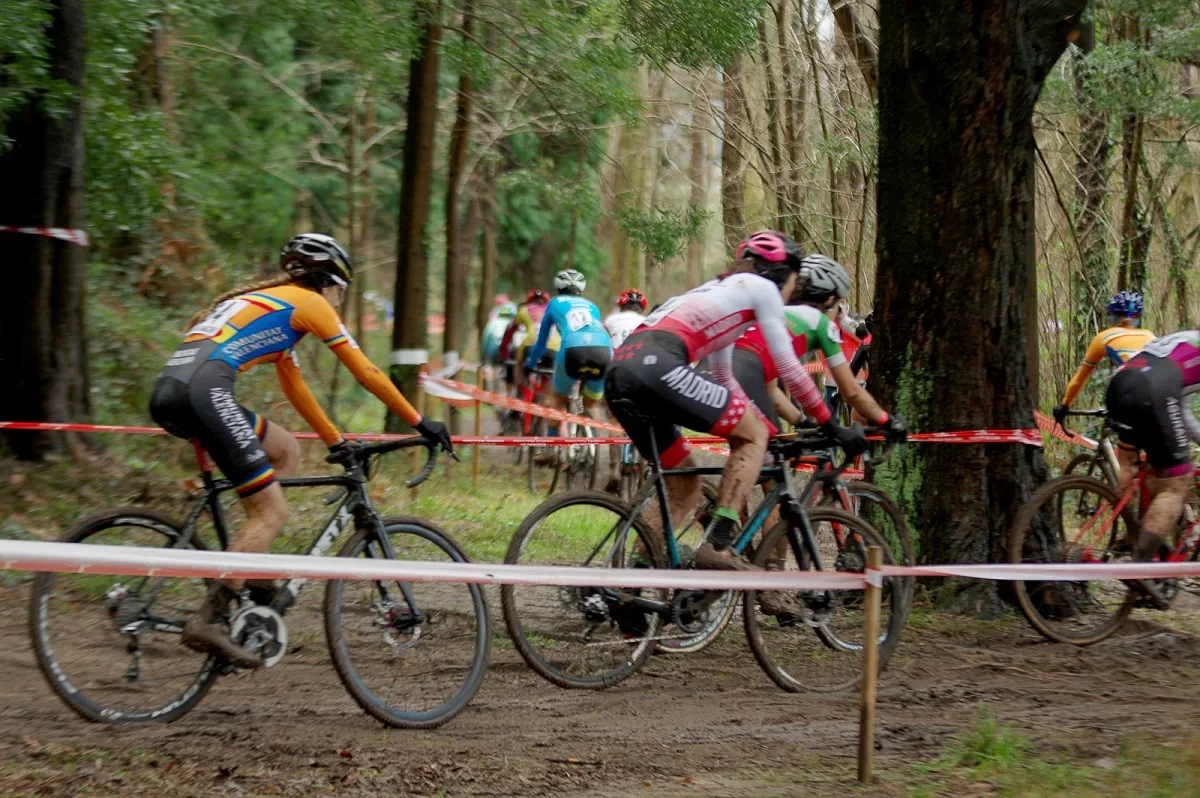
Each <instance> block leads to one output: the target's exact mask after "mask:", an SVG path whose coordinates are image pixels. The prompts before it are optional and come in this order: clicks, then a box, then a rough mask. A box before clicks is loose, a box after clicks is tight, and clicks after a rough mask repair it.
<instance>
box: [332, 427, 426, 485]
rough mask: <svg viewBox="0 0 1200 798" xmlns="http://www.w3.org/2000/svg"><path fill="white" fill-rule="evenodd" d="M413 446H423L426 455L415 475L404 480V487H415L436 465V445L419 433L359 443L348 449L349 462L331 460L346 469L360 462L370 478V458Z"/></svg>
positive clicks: (364, 473) (364, 472)
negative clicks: (350, 453)
mask: <svg viewBox="0 0 1200 798" xmlns="http://www.w3.org/2000/svg"><path fill="white" fill-rule="evenodd" d="M414 446H424V447H425V450H426V452H427V453H428V455H429V456H428V457H426V458H425V464H424V465H423V466H421V470H420V471H418V472H417V473H416V475H415V476H412V477H409V478H408V479H407V480H405V482H404V484H405V486H406V487H409V488H415V487H416V486H417V485H420V484H421V483H422V482H424V481H425V480H427V479H429V476H430V475H431V474H432V473H433V469H434V466H436V465H437V456H438V445H437V443H435V442H434V441H431V440H429V439H427V438H423V437H421V436H420V435H414V436H412V437H411V438H401V439H400V440H394V441H379V442H377V443H359V444H357V445H356V446H355V447H354V448H352V449H350V450H348V451H350V452H352V453H353V459H352V460H351V462H349V463H347V462H343V461H340V460H335V461H333V462H341V464H342V466H343V467H345V468H346V470H347V471H348V470H350V469H351V468H353V466H354V465H355V464H356V463H362V467H363V475H364V476H365V477H367V478H368V479H370V477H371V458H372V457H377V456H379V455H381V454H387V453H388V452H394V451H396V450H397V449H411V448H412V447H414Z"/></svg>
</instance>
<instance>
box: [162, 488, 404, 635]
mask: <svg viewBox="0 0 1200 798" xmlns="http://www.w3.org/2000/svg"><path fill="white" fill-rule="evenodd" d="M201 479H202V480H203V483H204V496H202V497H200V498H198V499H197V501H196V503H195V505H194V506H193V507H192V510H191V512H190V513H189V514H188V517H187V520H186V521H185V522H184V535H183V537H182V538H180V539H179V541H177V542H178V543H182V544H185V545H186V544H187V543H188V542H190V541H191V539H192V536H193V535H194V534H195V533H196V521H197V520H198V519H199V518H200V514H201V513H202V512H204V510H205V509H207V510H208V511H209V513H210V514H211V516H212V519H213V527H214V528H215V529H216V532H217V539H218V541H219V542H220V545H221V550H222V551H224V550H226V549H228V548H229V533H228V531H227V528H226V524H225V510H224V508H223V507H221V502H220V499H219V498H218V497H219V496H220V495H221V494H222V493H227V492H229V491H231V490H233V489H234V485H233V483H232V482H230V481H229V480H227V479H213V476H212V472H211V471H202V472H201ZM278 482H279V484H280V486H282V487H284V488H322V487H337V488H341V489H343V490H344V491H345V494H344V495H343V496H341V497H335V498H334V499H333V500H332V501H330V502H327V503H328V504H332V503H334V502H336V501H339V499H340V503H339V504H338V506H337V508H336V509H335V510H334V511H333V515H331V516H330V517H329V520H328V521H327V522H326V523H325V525H324V526H323V527H322V528H321V533H320V534H319V535H317V537H316V538H314V539H313V542H312V543H311V544H310V545H309V547H308V550H307V551H306V552H305V554H306V555H308V556H313V557H322V556H324V555H325V553H326V552H328V551H329V549H330V547H332V546H333V543H334V541H335V540H337V538H338V535H340V534H341V533H342V532H343V531H345V528H346V525H347V524H348V523H349V522H350V520H351V519H353V520H354V522H355V525H356V526H358V527H360V528H371V527H373V528H374V530H375V542H377V543H378V544H379V547H380V549H382V555H383V559H385V560H394V559H396V551H395V549H394V548H392V541H391V539H390V538H389V537H388V536H387V533H386V531H385V530H384V528H383V522H382V521H381V520H380V518H379V514H378V513H377V512H376V511H375V507H374V505H373V504H372V503H371V497H370V496H369V495H368V494H367V490H366V484H367V479H366V476H365V474H364V473H363V466H361V465H356V466H354V467H353V468H351V469H350V470H349V471H347V472H346V473H345V474H337V475H334V474H331V475H329V476H324V477H282V478H280V479H279V480H278ZM366 554H367V556H368V557H371V558H374V556H375V555H374V554H372V552H371V547H370V545H369V544H368V546H367V550H366ZM307 582H308V579H306V578H303V577H296V578H294V579H289V580H288V581H287V582H286V583H285V584H284V589H283V590H281V591H279V592H278V593H277V594H276V598H275V600H274V601H273V602H272V608H273V609H275V610H277V611H279V612H280V613H282V612H283V611H284V610H286V609H287V607H289V606H291V604H292V603H293V602H294V601H295V600H296V597H297V596H299V595H300V590H301V588H303V587H304V585H305V584H306V583H307ZM375 584H376V587H377V588H378V590H379V595H380V598H381V599H383V600H384V601H388V600H390V599H389V597H388V592H387V588H386V587H385V586H384V583H383V582H381V581H377V582H376V583H375ZM397 585H398V586H399V588H400V592H401V593H402V594H403V596H404V599H405V601H407V602H408V606H409V608H410V609H411V610H412V620H413V621H414V622H415V621H419V620H421V612H420V610H419V609H418V607H417V604H416V601H415V600H414V599H413V595H412V590H411V589H410V588H409V586H408V584H407V583H405V582H399V581H398V582H397Z"/></svg>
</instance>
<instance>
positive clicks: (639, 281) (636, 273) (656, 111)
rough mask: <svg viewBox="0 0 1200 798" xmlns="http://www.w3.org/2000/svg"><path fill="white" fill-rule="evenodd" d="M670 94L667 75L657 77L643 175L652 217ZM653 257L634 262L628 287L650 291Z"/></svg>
mask: <svg viewBox="0 0 1200 798" xmlns="http://www.w3.org/2000/svg"><path fill="white" fill-rule="evenodd" d="M666 91H667V73H665V72H664V73H663V74H662V75H659V76H658V84H657V85H656V86H655V88H654V98H653V99H652V100H651V101H650V109H651V112H650V117H651V118H650V120H649V124H648V128H647V130H646V153H645V158H646V162H645V171H643V173H642V180H643V181H644V182H643V183H642V196H643V197H644V198H645V202H646V213H647V214H649V215H651V216H653V215H654V212H655V208H657V207H658V205H659V202H660V200H659V197H660V196H661V193H660V191H659V189H660V185H659V184H660V183H661V182H662V181H661V180H659V175H658V173H659V168H658V167H659V161H661V160H662V154H661V153H660V152H659V147H660V146H661V144H662V142H661V139H662V135H661V131H662V121H661V120H662V119H663V117H664V114H663V110H664V108H665V103H664V102H663V98H664V97H665V95H666ZM655 265H656V264H655V262H654V256H653V254H651V252H650V249H649V248H647V249H646V251H645V252H643V253H642V258H641V260H639V261H635V262H634V270H633V274H632V275H630V285H628V286H625V288H638V289H640V290H642V291H645V290H646V289H647V286H648V283H647V280H648V279H649V278H650V275H651V274H653V269H654V267H655Z"/></svg>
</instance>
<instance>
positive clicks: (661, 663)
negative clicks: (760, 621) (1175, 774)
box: [0, 585, 1200, 798]
mask: <svg viewBox="0 0 1200 798" xmlns="http://www.w3.org/2000/svg"><path fill="white" fill-rule="evenodd" d="M26 596H27V588H26V587H25V586H24V585H16V586H10V587H8V588H4V589H3V590H0V600H2V601H3V604H0V606H2V607H3V609H2V610H0V674H2V675H3V678H0V794H3V795H23V794H31V795H67V794H92V795H155V796H166V797H167V798H174V797H175V796H199V795H309V794H320V793H329V792H334V793H337V794H340V795H355V796H357V795H396V794H432V795H580V796H582V795H638V794H654V795H656V796H674V795H797V794H805V795H814V794H815V795H824V794H828V795H837V794H845V793H846V792H847V791H848V790H851V789H853V790H855V791H858V792H859V794H887V795H898V794H904V793H905V792H906V791H907V787H906V784H907V779H908V778H909V775H910V774H911V772H912V766H913V765H914V764H915V763H919V762H928V761H931V760H933V759H934V758H936V757H937V756H938V755H939V754H940V753H941V752H942V751H943V750H944V749H945V747H946V746H947V745H948V744H949V743H951V742H952V741H953V740H954V739H955V738H957V737H958V736H959V735H961V734H962V733H963V732H964V731H965V730H967V729H969V728H970V727H971V725H972V723H973V722H974V721H975V720H976V718H977V716H978V713H979V707H980V705H981V704H986V705H987V707H988V708H990V709H991V710H992V711H993V712H994V713H995V715H996V716H997V717H998V718H999V719H1000V720H1002V721H1005V722H1009V723H1011V724H1013V726H1014V727H1016V728H1018V729H1020V730H1022V731H1023V732H1025V733H1028V734H1030V735H1031V736H1032V737H1033V739H1034V740H1035V742H1036V744H1037V746H1038V747H1039V750H1040V751H1042V752H1058V753H1060V754H1066V755H1069V756H1071V757H1073V758H1078V757H1083V758H1084V759H1087V760H1090V759H1092V758H1096V759H1099V758H1102V757H1105V756H1107V755H1110V754H1112V753H1114V752H1115V751H1116V748H1117V745H1118V740H1119V737H1120V736H1121V735H1124V734H1128V733H1131V732H1138V731H1142V732H1146V733H1148V734H1152V735H1154V736H1156V737H1161V736H1164V735H1173V734H1176V733H1179V732H1187V731H1190V729H1191V727H1192V725H1193V724H1194V720H1195V716H1196V713H1195V709H1194V707H1195V703H1194V701H1195V699H1196V698H1197V696H1198V694H1200V682H1197V680H1196V678H1195V676H1196V675H1197V671H1196V669H1195V668H1194V665H1193V663H1195V662H1196V661H1197V658H1196V654H1197V653H1198V649H1200V641H1197V639H1196V638H1195V637H1193V636H1192V635H1191V634H1189V633H1187V632H1185V631H1183V630H1182V628H1183V627H1185V626H1188V625H1189V624H1187V623H1176V624H1174V627H1172V626H1168V625H1164V623H1170V622H1171V621H1172V619H1173V617H1167V618H1165V619H1164V618H1161V617H1160V618H1158V619H1154V620H1148V619H1147V618H1149V617H1150V616H1147V618H1144V619H1140V620H1139V619H1136V618H1135V620H1134V621H1131V623H1130V624H1129V625H1128V626H1127V628H1126V629H1125V630H1124V631H1123V632H1122V633H1121V634H1120V635H1119V636H1118V637H1116V638H1114V639H1112V640H1109V641H1106V642H1104V643H1101V644H1099V645H1096V646H1094V647H1092V648H1089V649H1075V648H1070V647H1067V646H1061V645H1052V644H1049V643H1046V642H1044V641H1042V640H1041V639H1040V638H1039V637H1038V636H1037V635H1036V634H1035V633H1034V632H1032V631H1031V630H1029V628H1028V627H1027V626H1026V625H1025V624H1024V622H1023V620H1022V619H1021V618H1019V617H1011V618H1008V619H1006V620H1003V621H999V622H983V621H970V620H963V619H959V618H951V617H944V616H937V615H933V614H931V613H927V612H926V613H918V614H917V615H916V616H915V617H914V618H913V620H912V622H911V624H910V626H909V628H908V629H907V630H906V631H905V634H904V636H903V638H902V639H901V643H900V647H899V649H898V651H897V653H896V655H895V656H894V658H893V661H892V664H891V667H890V668H889V670H888V671H887V673H886V674H885V677H884V679H883V682H882V684H881V689H880V694H879V709H878V727H877V728H878V730H877V739H878V752H877V772H878V774H879V781H878V782H877V784H875V785H874V786H872V787H870V788H858V787H857V786H856V785H855V782H854V780H853V779H854V768H855V754H856V749H857V734H858V704H857V697H856V696H855V695H840V696H828V695H813V694H799V695H797V694H788V693H784V692H781V691H780V690H779V689H777V688H776V687H775V686H774V685H773V684H772V683H771V682H770V681H769V680H768V679H767V678H766V677H765V676H764V675H763V673H762V672H761V671H760V670H759V669H758V667H757V665H756V663H755V661H754V659H753V657H752V656H751V655H750V653H749V651H748V650H747V648H746V646H745V640H744V638H743V635H742V632H741V629H740V626H739V625H738V624H737V623H736V622H735V624H734V625H732V626H731V627H730V628H729V629H728V630H727V631H726V633H725V636H724V637H723V638H722V639H721V640H720V641H719V642H718V644H717V645H715V646H714V647H713V648H710V649H709V650H708V651H706V652H703V653H700V654H695V655H691V656H684V657H663V656H658V657H654V658H652V660H651V661H650V662H649V663H648V665H647V667H646V668H645V670H644V671H643V672H641V673H639V674H637V675H635V676H634V677H632V678H631V679H629V680H627V681H626V682H624V683H623V684H621V685H620V686H618V687H616V688H614V689H611V690H608V691H603V692H586V691H567V690H561V689H558V688H556V687H554V686H552V685H550V684H549V683H547V682H545V681H543V680H541V679H540V678H539V677H538V676H536V675H535V674H533V673H532V672H531V671H529V670H528V669H527V668H526V667H525V665H524V663H523V662H522V661H521V659H520V658H519V656H518V655H517V654H516V652H515V651H514V649H513V648H512V646H511V644H509V643H508V641H507V639H506V638H505V637H504V633H503V623H502V622H501V621H500V619H499V617H498V607H499V602H498V598H497V597H496V596H495V595H492V596H490V597H489V598H490V600H491V609H492V611H493V614H494V615H496V616H497V617H495V618H494V644H493V649H492V658H491V666H490V669H489V672H488V675H487V678H486V679H485V681H484V684H483V687H482V688H481V690H480V692H479V694H478V696H477V697H476V699H475V701H474V702H473V704H472V705H471V706H470V707H469V708H467V709H466V710H465V711H464V712H463V713H462V714H461V715H459V716H458V718H456V719H455V720H454V721H452V722H451V723H450V724H449V725H447V726H445V727H443V728H441V729H437V730H434V731H427V732H413V731H393V730H387V729H384V728H383V727H381V726H380V725H379V724H378V723H376V722H374V721H372V720H371V719H370V718H368V717H367V716H365V715H364V714H363V713H362V712H361V711H360V710H359V709H358V707H357V705H355V704H354V703H353V702H352V701H351V700H350V699H349V698H348V697H347V695H346V694H345V692H344V691H343V689H342V687H341V684H340V683H339V682H338V679H337V677H336V676H335V674H334V671H333V669H332V668H331V667H330V664H329V659H328V655H327V653H326V651H325V648H324V642H323V639H322V637H321V634H320V626H319V621H318V616H317V612H316V609H317V608H319V597H318V596H316V595H305V596H304V597H302V603H304V604H307V605H309V607H310V608H311V611H308V612H306V611H304V609H303V608H298V609H300V610H301V611H300V612H297V613H296V614H295V615H293V616H289V618H290V619H294V620H293V621H292V636H293V637H292V639H293V641H294V642H297V646H296V647H295V648H294V650H293V651H292V652H291V653H289V655H288V657H287V658H286V659H285V660H284V662H283V663H282V664H281V665H280V666H279V667H276V668H273V669H271V670H268V671H264V672H260V673H257V674H247V675H241V676H235V677H227V678H225V679H223V680H221V681H219V682H218V683H217V685H216V686H215V687H214V688H213V690H212V692H211V693H210V694H209V695H208V697H207V698H206V699H205V700H204V701H203V702H202V703H201V704H200V705H199V707H198V708H197V709H196V710H194V711H193V712H192V713H191V714H190V715H188V716H187V717H185V718H183V719H182V720H180V721H178V722H176V723H174V724H172V725H168V726H139V727H132V728H130V727H121V728H112V727H106V726H99V725H93V724H89V723H85V722H84V721H82V720H80V719H78V718H77V717H76V716H75V715H73V714H72V713H71V712H70V711H68V710H67V709H66V708H65V707H64V706H63V704H61V703H60V702H59V701H58V700H57V698H56V697H55V696H54V695H53V694H52V693H51V692H50V690H49V688H48V687H47V686H46V684H45V682H44V681H43V679H42V676H41V674H40V673H39V671H38V670H37V668H36V667H35V665H34V663H33V658H32V655H31V653H30V649H29V643H28V635H27V633H26V630H25V614H26V606H25V603H26V600H27V598H26ZM1192 612H1193V613H1194V612H1195V610H1192ZM1179 617H1181V618H1182V617H1183V616H1182V615H1180V616H1179Z"/></svg>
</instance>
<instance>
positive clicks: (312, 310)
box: [150, 233, 451, 668]
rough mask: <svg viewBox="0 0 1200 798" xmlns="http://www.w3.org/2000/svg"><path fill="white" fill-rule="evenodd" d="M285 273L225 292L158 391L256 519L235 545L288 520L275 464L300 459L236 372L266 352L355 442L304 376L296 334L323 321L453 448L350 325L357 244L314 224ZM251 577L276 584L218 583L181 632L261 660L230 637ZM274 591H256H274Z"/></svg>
mask: <svg viewBox="0 0 1200 798" xmlns="http://www.w3.org/2000/svg"><path fill="white" fill-rule="evenodd" d="M280 266H281V267H282V268H283V270H284V273H283V274H281V275H279V276H278V277H276V278H272V279H270V280H266V281H263V282H260V283H258V284H256V285H253V286H248V287H245V288H242V289H239V290H236V291H231V292H229V293H227V294H225V295H224V296H221V297H219V298H218V299H217V300H216V301H215V302H214V303H213V307H212V308H211V309H210V310H207V311H204V312H202V313H200V314H198V315H197V317H196V318H195V319H193V321H192V327H191V329H189V330H188V332H187V333H186V334H185V336H184V339H183V343H182V344H180V346H179V348H178V349H176V350H175V353H174V354H172V355H171V357H170V359H169V360H168V361H167V365H166V367H164V368H163V370H162V371H161V372H160V373H159V375H158V379H157V380H156V381H155V384H154V390H153V392H152V394H151V397H150V415H151V416H153V418H154V420H155V421H156V422H158V423H159V424H160V425H162V427H163V429H165V430H167V432H170V433H171V434H172V435H175V436H177V437H180V438H184V439H187V440H196V441H198V442H199V443H200V445H202V446H203V447H204V448H205V449H206V450H207V451H208V453H209V455H210V456H211V457H212V459H213V460H214V461H215V462H216V464H217V465H218V466H219V467H220V468H221V471H222V472H223V473H224V474H225V476H226V478H228V479H229V480H230V481H231V482H232V483H233V484H234V486H235V487H236V489H237V493H238V496H239V498H240V499H241V501H242V506H243V508H244V509H245V511H246V522H245V523H244V524H243V525H242V527H241V528H240V529H239V530H238V533H237V535H235V536H234V539H233V542H232V543H231V545H230V547H229V548H230V550H231V551H244V552H262V551H266V550H267V548H268V547H269V546H270V545H271V541H272V540H274V539H275V536H276V535H278V534H279V531H280V530H281V529H283V524H284V521H285V520H286V518H287V503H286V502H285V501H284V498H283V489H282V488H281V487H280V485H279V484H278V483H277V482H276V481H275V477H276V474H280V475H287V474H288V473H290V472H291V471H292V470H294V469H295V467H296V464H297V461H298V460H299V456H300V451H299V446H298V445H297V443H296V439H295V438H294V437H292V435H291V433H289V432H288V431H287V430H286V429H284V428H283V427H281V426H280V425H279V424H277V423H275V422H269V421H267V420H266V419H264V418H263V417H262V416H260V415H258V414H257V413H255V412H253V411H251V410H248V409H247V408H245V407H244V406H242V405H241V404H240V403H239V402H238V400H237V399H236V398H235V397H234V394H233V383H234V378H235V377H236V376H237V374H239V373H241V372H243V371H246V370H247V369H249V368H252V367H253V366H255V365H258V364H260V363H273V364H274V365H275V371H276V374H277V375H278V377H279V382H280V385H281V386H282V387H283V392H284V394H285V395H286V396H287V398H288V400H289V401H290V402H291V403H292V405H293V406H294V407H295V408H296V410H297V411H298V412H299V413H300V415H301V416H303V417H304V420H305V421H307V422H308V425H309V426H310V427H312V428H313V430H314V431H315V432H316V433H317V434H318V435H320V437H321V440H322V441H324V442H325V444H326V445H327V446H329V451H330V454H331V456H332V457H335V458H336V457H337V456H339V455H342V456H344V455H345V454H346V452H347V451H348V450H349V449H350V448H351V447H352V446H353V444H352V443H350V442H349V441H346V440H345V439H344V438H342V435H341V433H340V432H338V430H337V427H335V426H334V425H333V423H332V422H331V421H330V420H329V417H328V416H326V415H325V412H324V411H323V410H322V409H321V407H320V405H318V404H317V401H316V399H315V398H314V397H313V394H312V391H311V390H309V388H308V386H307V385H306V384H305V382H304V379H303V378H302V377H301V376H300V367H299V362H298V360H297V359H296V353H295V348H294V347H295V345H296V343H297V342H299V340H300V339H301V338H303V337H304V336H305V335H306V334H307V333H313V334H314V335H316V336H317V337H318V338H320V339H321V340H322V341H323V342H324V343H325V345H326V346H328V347H329V348H330V349H331V350H332V351H333V353H334V354H335V355H337V357H338V359H339V360H341V361H342V362H343V363H344V364H345V365H346V366H347V368H349V369H350V371H351V373H353V374H354V376H355V378H356V379H357V380H358V381H359V382H360V383H361V384H362V385H363V386H364V387H365V388H367V390H369V391H371V393H373V394H375V395H376V396H378V397H379V398H380V399H381V400H382V401H383V403H384V404H386V405H387V406H388V409H389V410H391V411H392V412H393V413H395V414H396V415H398V416H400V417H401V418H403V419H404V420H405V421H407V422H408V423H409V424H411V425H413V427H414V428H415V429H416V430H417V432H419V433H420V434H421V435H423V436H425V437H426V438H428V439H430V440H432V441H435V442H437V443H438V444H440V445H441V446H442V447H443V448H444V449H446V451H451V445H450V436H449V434H448V433H447V431H446V427H445V425H444V424H442V423H440V422H437V421H430V420H428V419H423V418H422V417H421V415H420V414H419V413H417V411H416V410H414V409H413V407H412V405H410V404H409V403H408V401H407V400H405V398H404V396H403V395H402V394H401V393H400V392H399V391H398V390H396V387H395V386H394V385H393V384H392V381H391V380H390V379H388V378H387V376H386V375H384V374H383V372H381V371H380V370H379V369H378V368H376V367H375V366H374V365H372V364H371V361H369V360H368V359H367V358H366V356H365V355H363V353H362V350H360V349H359V348H358V344H357V343H355V341H354V339H353V338H352V337H351V336H350V333H349V332H347V331H346V326H345V325H344V324H342V321H341V319H340V318H338V314H337V311H336V310H335V308H336V307H337V306H338V305H339V304H340V303H341V301H342V297H343V295H344V294H345V291H346V288H347V287H348V286H349V284H350V279H351V278H352V277H353V273H354V267H353V264H352V262H351V260H350V255H349V253H347V252H346V250H345V249H344V248H343V247H342V246H341V244H339V243H338V242H337V241H335V240H334V239H332V238H330V237H329V236H327V235H322V234H320V233H304V234H302V235H298V236H296V237H295V238H293V239H292V240H291V241H289V242H288V244H287V246H286V247H284V249H283V252H282V253H281V254H280ZM243 587H250V588H251V598H252V599H255V596H254V591H256V590H257V591H260V593H265V594H269V593H270V592H271V591H272V588H273V584H272V583H269V582H268V583H266V584H261V583H260V584H257V585H247V584H245V583H243V581H242V580H235V579H230V580H227V583H221V582H217V583H214V584H213V586H212V587H211V588H210V590H209V593H208V598H207V599H206V601H205V606H204V607H203V608H202V609H201V611H200V612H199V613H198V614H197V615H196V616H193V617H192V618H190V619H189V620H188V621H187V623H185V624H184V627H183V634H182V635H181V642H182V643H184V644H185V645H187V646H188V647H189V648H194V649H197V650H200V651H207V652H210V653H214V654H217V655H219V656H221V657H224V658H225V659H226V660H228V661H229V662H231V663H232V664H234V665H237V666H238V667H243V668H253V667H258V666H259V665H261V664H262V659H261V657H259V656H258V655H257V654H253V653H251V652H249V651H246V650H245V649H244V648H242V647H241V646H239V645H237V644H235V643H234V642H233V641H232V640H230V638H229V634H228V631H227V629H226V628H225V623H226V620H227V618H226V613H227V610H228V607H229V604H230V602H232V601H234V600H235V599H236V598H237V597H238V596H237V591H240V590H241V589H242V588H243ZM269 601H270V599H269V597H268V598H267V599H266V601H265V602H264V601H258V603H269Z"/></svg>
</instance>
